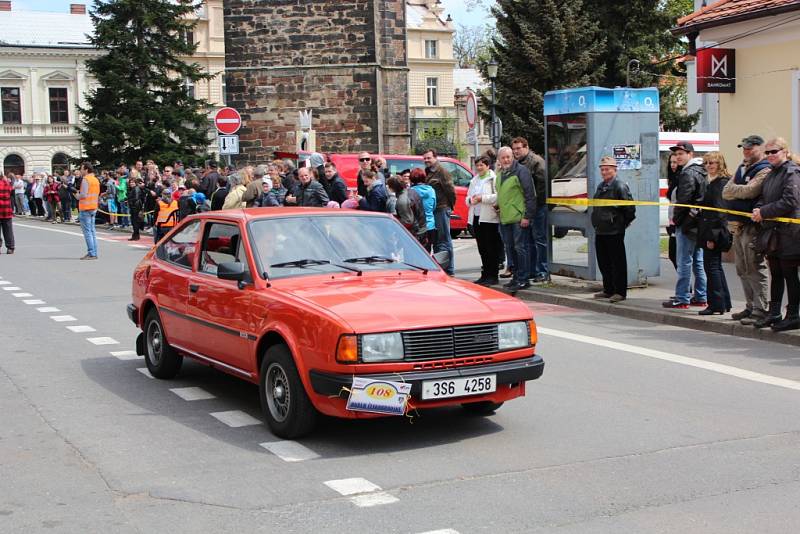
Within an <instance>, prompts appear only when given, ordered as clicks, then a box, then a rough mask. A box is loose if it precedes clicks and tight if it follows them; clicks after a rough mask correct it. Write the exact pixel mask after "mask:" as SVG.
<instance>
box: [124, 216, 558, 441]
mask: <svg viewBox="0 0 800 534" xmlns="http://www.w3.org/2000/svg"><path fill="white" fill-rule="evenodd" d="M132 301H133V302H132V303H131V304H130V305H128V307H127V311H128V316H129V317H130V319H131V320H132V321H133V322H134V324H135V325H136V326H137V327H139V328H140V329H141V330H142V333H141V334H140V335H139V336H138V337H137V340H136V350H137V353H138V354H140V355H143V356H144V357H145V362H146V365H147V368H148V370H149V371H150V373H151V374H152V375H153V376H154V377H156V378H161V379H170V378H173V377H175V376H176V375H177V374H178V372H179V371H180V368H181V364H182V361H183V358H184V357H189V358H192V359H194V360H196V361H198V362H200V363H203V364H206V365H209V366H211V367H213V368H216V369H219V370H221V371H223V372H225V373H229V374H231V375H233V376H236V377H239V378H241V379H244V380H246V381H248V382H251V383H253V384H258V385H259V392H260V399H261V406H262V409H263V412H264V417H265V419H266V422H267V424H268V426H269V428H270V429H271V430H272V432H273V433H275V434H276V435H277V436H280V437H282V438H287V439H288V438H296V437H299V436H302V435H304V434H306V433H308V432H310V431H311V430H312V428H313V426H314V421H315V419H316V416H317V414H318V413H322V414H326V415H330V416H336V417H344V418H369V417H379V416H381V415H380V414H379V413H373V411H363V406H362V409H359V408H357V407H355V406H354V405H350V406H349V405H348V398H347V397H348V390H353V389H355V386H354V384H355V383H356V382H355V381H356V380H357V381H358V384H363V383H365V382H366V383H368V384H369V383H371V384H384V383H386V384H390V383H392V382H399V383H404V384H406V386H403V387H408V388H410V391H409V392H408V393H409V394H410V399H409V402H410V403H411V404H412V405H413V406H414V407H415V408H417V409H424V408H431V407H438V406H449V405H462V406H463V407H464V408H465V409H466V410H467V411H470V412H475V413H480V414H489V413H492V412H493V411H494V410H496V409H497V408H499V407H500V406H501V405H502V404H503V403H504V402H505V401H507V400H510V399H513V398H516V397H520V396H522V395H524V394H525V385H526V382H527V381H529V380H533V379H536V378H538V377H539V376H541V374H542V371H543V369H544V362H543V361H542V358H541V357H540V356H539V355H537V354H536V351H535V348H536V340H537V334H536V324H535V323H534V320H533V316H532V314H531V311H530V309H529V308H528V307H527V306H526V305H524V304H523V303H522V302H521V301H519V300H517V299H516V298H514V297H511V296H509V295H506V294H504V293H501V292H499V291H495V290H492V289H489V288H484V287H482V286H478V285H475V284H471V283H468V282H465V281H462V280H459V279H456V278H451V277H449V276H447V275H446V274H445V273H444V271H443V270H442V269H441V268H440V267H439V265H438V263H437V262H436V261H434V259H433V258H431V256H430V255H429V254H428V253H427V252H426V251H425V249H424V248H423V247H422V246H421V245H420V244H419V242H418V241H417V240H416V239H415V238H414V237H413V236H412V235H411V234H410V233H408V231H406V229H405V228H404V227H403V226H402V225H401V224H400V223H399V222H398V221H397V220H396V219H395V218H393V217H391V216H390V215H388V214H381V213H374V212H363V213H362V212H357V211H351V210H327V209H311V208H254V209H250V210H227V211H214V212H206V213H201V214H197V215H192V216H189V217H188V218H186V219H184V220H183V221H181V222H180V223H179V225H178V226H176V228H174V229H173V230H172V231H171V232H170V233H169V234H168V235H167V236H166V237H165V238H164V239H163V240H162V241H161V242H160V243H159V244H158V245H157V246H156V247H155V248H154V249H152V250H151V251H150V252H148V253H147V254H146V255H145V257H144V258H143V259H142V261H141V262H140V263H139V265H138V266H137V267H136V269H135V271H134V273H133V286H132ZM375 389H376V390H377V392H378V393H379V394H382V393H385V392H386V388H384V386H380V387H377V388H375ZM351 400H352V399H351ZM348 406H349V407H348Z"/></svg>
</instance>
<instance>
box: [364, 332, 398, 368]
mask: <svg viewBox="0 0 800 534" xmlns="http://www.w3.org/2000/svg"><path fill="white" fill-rule="evenodd" d="M402 359H403V338H402V336H401V335H400V332H391V333H388V334H364V335H362V336H361V361H363V362H385V361H390V360H402Z"/></svg>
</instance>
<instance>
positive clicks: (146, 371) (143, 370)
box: [136, 367, 155, 379]
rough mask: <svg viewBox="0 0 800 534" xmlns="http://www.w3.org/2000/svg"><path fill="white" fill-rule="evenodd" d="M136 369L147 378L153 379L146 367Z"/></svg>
mask: <svg viewBox="0 0 800 534" xmlns="http://www.w3.org/2000/svg"><path fill="white" fill-rule="evenodd" d="M136 370H137V371H139V372H140V373H142V374H143V375H144V376H146V377H147V378H152V379H155V377H154V376H153V375H151V374H150V371H148V370H147V367H139V368H137V369H136Z"/></svg>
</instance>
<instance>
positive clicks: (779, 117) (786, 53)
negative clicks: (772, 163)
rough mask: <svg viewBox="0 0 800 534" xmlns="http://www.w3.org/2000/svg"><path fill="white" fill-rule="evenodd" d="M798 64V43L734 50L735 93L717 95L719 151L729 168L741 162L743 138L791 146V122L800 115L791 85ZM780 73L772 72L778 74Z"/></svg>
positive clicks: (797, 41) (799, 43) (799, 46)
mask: <svg viewBox="0 0 800 534" xmlns="http://www.w3.org/2000/svg"><path fill="white" fill-rule="evenodd" d="M798 65H800V40H795V41H791V42H785V43H780V44H771V45H764V46H756V47H752V48H743V49H737V50H736V93H734V94H721V95H719V141H720V150H721V151H722V153H723V155H724V156H725V160H726V162H727V163H728V167H729V168H735V166H736V165H737V164H738V162H739V161H740V160H741V157H742V153H741V149H739V148H737V146H736V145H738V144H739V142H740V141H741V139H742V138H744V137H747V136H748V135H751V134H758V135H760V136H762V137H763V138H764V139H766V140H767V141H768V140H769V139H770V138H772V137H783V138H785V139H786V140H787V141H788V142H789V145H790V146H791V145H792V144H793V139H792V121H793V120H794V121H798V120H800V119H798V117H797V114H798V113H800V110H798V109H797V108H796V107H793V106H797V104H796V103H793V102H792V84H793V83H797V81H795V71H792V70H783V69H797V68H798ZM779 70H782V72H771V71H779Z"/></svg>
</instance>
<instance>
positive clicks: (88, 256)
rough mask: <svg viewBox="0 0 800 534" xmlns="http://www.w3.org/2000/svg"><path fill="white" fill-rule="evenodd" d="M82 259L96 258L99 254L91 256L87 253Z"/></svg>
mask: <svg viewBox="0 0 800 534" xmlns="http://www.w3.org/2000/svg"><path fill="white" fill-rule="evenodd" d="M81 259H82V260H96V259H97V256H90V255H88V254H87V255H86V256H83V257H82V258H81Z"/></svg>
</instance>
